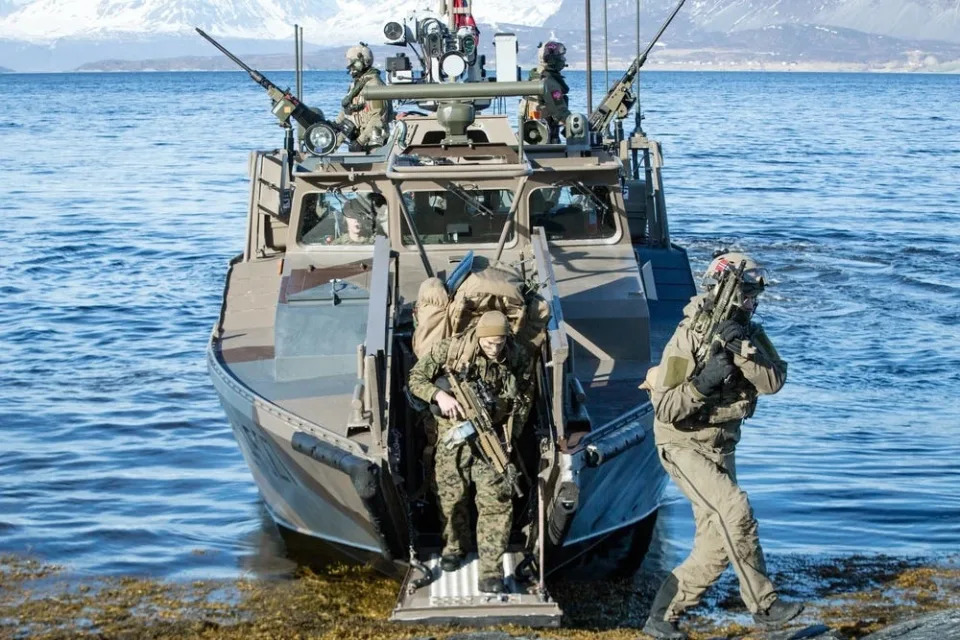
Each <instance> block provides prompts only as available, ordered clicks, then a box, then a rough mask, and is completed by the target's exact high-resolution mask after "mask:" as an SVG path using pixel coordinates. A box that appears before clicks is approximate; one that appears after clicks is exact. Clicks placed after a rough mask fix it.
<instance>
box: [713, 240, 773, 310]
mask: <svg viewBox="0 0 960 640" xmlns="http://www.w3.org/2000/svg"><path fill="white" fill-rule="evenodd" d="M741 262H742V263H743V276H742V279H741V282H740V292H741V294H742V295H743V296H744V297H748V298H755V297H757V296H758V295H760V294H761V293H762V292H763V290H764V289H765V288H766V286H767V284H768V282H769V276H768V274H767V270H766V269H764V268H763V267H761V266H760V265H759V264H757V262H756V261H755V260H754V259H753V258H751V257H750V256H748V255H747V254H745V253H740V252H738V251H721V252H718V253H716V254H714V257H713V260H711V261H710V264H709V265H708V266H707V270H706V271H705V272H704V274H703V281H702V285H703V288H704V289H706V290H707V291H710V290H712V289H713V288H714V287H715V286H716V285H717V284H719V282H720V281H721V280H722V279H723V275H724V274H725V273H726V272H728V271H735V270H737V269H739V268H740V263H741Z"/></svg>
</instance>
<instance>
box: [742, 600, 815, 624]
mask: <svg viewBox="0 0 960 640" xmlns="http://www.w3.org/2000/svg"><path fill="white" fill-rule="evenodd" d="M801 611H803V603H802V602H784V601H783V600H781V599H780V598H777V599H776V600H774V601H773V603H772V604H771V605H770V606H769V607H767V610H766V611H759V612H757V613H755V614H753V619H754V621H755V622H756V623H757V624H759V625H760V626H763V627H776V626H779V625H781V624H784V623H785V622H789V621H790V620H793V619H794V618H796V617H797V616H798V615H800V612H801Z"/></svg>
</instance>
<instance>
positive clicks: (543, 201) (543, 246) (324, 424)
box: [207, 0, 694, 625]
mask: <svg viewBox="0 0 960 640" xmlns="http://www.w3.org/2000/svg"><path fill="white" fill-rule="evenodd" d="M681 4H682V2H681ZM469 8H470V7H469V2H462V1H461V0H458V1H457V2H456V3H454V2H453V1H452V0H451V2H449V3H448V6H447V9H446V15H444V14H438V15H432V14H423V13H421V14H419V15H415V16H411V17H410V18H408V19H407V20H405V21H404V22H403V23H399V22H392V23H389V24H388V25H387V26H386V28H385V34H386V36H387V38H388V40H391V41H393V42H394V43H395V44H402V43H404V42H407V43H408V44H410V43H412V44H417V45H418V49H419V52H420V54H421V55H422V62H423V66H422V68H421V69H420V70H419V71H413V70H412V69H411V68H410V67H411V65H409V60H406V57H405V56H402V55H401V56H395V57H393V58H390V59H388V61H387V69H388V76H389V83H388V84H387V85H386V86H372V87H368V88H366V89H365V90H364V98H365V99H367V100H383V101H391V102H392V103H393V104H394V105H395V107H396V109H397V110H398V111H399V110H400V109H402V108H404V105H408V106H409V107H411V108H413V109H415V110H414V111H412V112H409V113H405V114H400V115H398V116H397V117H396V119H395V120H393V122H392V123H391V125H390V129H389V134H388V138H387V139H386V140H385V141H384V143H383V144H382V146H378V147H376V148H373V149H367V150H363V151H341V150H338V149H337V145H338V143H339V142H340V141H342V140H343V139H344V135H345V134H344V129H343V128H342V127H341V126H340V125H338V124H337V123H336V122H331V121H329V120H327V119H325V118H324V117H323V114H321V113H320V112H318V111H316V110H312V109H308V108H306V107H305V105H303V103H302V102H300V100H299V98H298V97H297V96H296V95H294V94H292V93H291V92H289V91H282V90H279V89H278V88H276V87H275V86H274V85H272V84H271V83H269V81H267V80H266V79H265V78H263V76H262V75H260V74H258V73H257V72H255V71H253V70H251V69H249V68H248V67H245V68H247V69H248V71H250V72H251V76H253V77H254V79H255V80H257V81H258V82H261V81H262V82H261V84H264V86H265V87H267V89H268V92H270V96H271V98H272V100H273V103H274V113H275V114H276V115H277V117H278V118H279V119H280V121H281V123H282V124H284V125H285V126H286V128H287V144H286V145H285V148H284V149H282V150H279V151H256V152H253V153H252V154H251V156H250V162H249V173H250V187H249V207H248V210H247V236H246V244H245V246H244V247H243V252H242V253H241V254H239V255H237V256H236V257H235V258H234V259H233V260H232V261H231V262H230V266H229V271H228V273H227V276H226V285H225V287H224V291H223V303H222V308H221V312H220V316H219V318H218V320H217V321H216V324H215V326H214V328H213V332H212V336H211V340H210V345H209V350H208V353H207V360H208V364H209V369H210V375H211V378H212V380H213V383H214V386H215V388H216V390H217V393H218V394H219V397H220V400H221V402H222V404H223V407H224V410H225V412H226V415H227V417H228V418H229V420H230V423H231V425H232V428H233V431H234V433H235V435H236V438H237V441H238V443H239V445H240V448H241V450H242V452H243V456H244V458H245V459H246V461H247V463H248V464H249V466H250V469H251V471H252V473H253V476H254V479H255V481H256V483H257V486H258V487H259V490H260V493H261V495H262V497H263V501H264V504H265V505H266V507H267V509H268V510H269V512H270V514H271V515H272V516H273V518H274V520H275V521H276V522H277V524H278V525H280V527H281V528H282V529H285V530H289V531H292V532H297V533H299V534H304V535H305V536H307V539H309V540H311V541H313V543H314V544H315V545H316V547H317V548H318V549H320V548H323V549H324V550H325V551H330V550H335V551H336V552H337V553H338V554H340V555H342V556H343V557H346V558H351V559H354V560H356V561H361V562H371V563H373V564H374V565H375V566H377V567H379V568H381V569H382V570H384V571H387V572H391V573H395V574H396V575H398V576H403V586H402V589H401V591H400V595H399V597H398V602H397V606H396V609H395V611H394V614H393V618H394V619H396V620H404V621H421V622H422V621H434V622H449V621H465V620H472V621H479V622H482V623H495V622H518V623H522V624H528V625H530V624H539V625H555V624H558V623H559V619H560V613H561V611H560V608H559V606H558V605H557V603H556V602H554V601H553V600H552V598H551V597H550V594H549V593H548V591H547V588H546V577H547V576H548V575H550V574H551V573H554V572H562V571H564V570H565V569H567V568H569V567H571V566H572V565H576V564H577V563H582V562H583V561H584V560H585V559H589V558H591V557H594V556H595V555H596V554H598V553H609V552H610V549H611V548H613V547H616V548H617V549H618V550H619V551H618V553H620V554H621V556H622V557H621V558H620V561H619V563H618V567H619V569H620V570H621V571H630V570H635V569H636V567H637V565H638V563H639V561H640V559H642V556H643V553H644V552H645V549H646V544H647V542H648V538H649V534H650V528H651V526H650V525H651V523H652V519H653V518H654V517H655V513H656V510H657V507H658V506H659V504H660V501H661V499H662V493H663V489H664V486H665V483H666V479H665V475H664V473H663V471H662V469H661V466H660V464H659V461H658V460H657V457H656V452H655V448H654V443H653V437H652V407H651V405H650V404H649V402H647V401H646V396H645V395H644V393H643V392H641V391H638V389H637V387H638V384H639V383H640V382H641V381H642V380H643V378H644V375H645V373H646V371H647V369H648V368H649V367H650V365H651V361H652V360H653V361H656V359H657V358H658V356H659V353H660V351H661V350H662V347H663V344H664V342H665V340H666V339H667V338H668V337H669V335H670V333H671V331H672V329H673V327H674V326H675V324H676V322H677V321H678V319H679V318H680V317H681V316H680V313H681V308H682V306H683V304H684V303H685V302H686V301H687V300H688V299H689V298H690V296H691V295H692V294H693V293H694V283H693V280H692V277H691V271H690V266H689V262H688V259H687V255H686V253H685V251H684V250H683V249H682V248H680V247H678V246H675V245H674V244H672V243H671V241H670V233H669V227H668V223H667V210H666V201H665V198H664V189H663V184H662V176H661V162H662V157H661V149H660V144H659V143H657V142H656V141H655V140H652V139H650V138H648V137H646V135H644V133H643V132H642V131H641V130H640V128H639V126H638V127H637V130H636V131H635V132H634V133H633V134H632V135H624V133H623V126H622V121H623V119H624V118H625V117H626V116H627V114H628V113H629V111H630V107H631V106H632V105H633V103H634V101H635V97H634V95H633V93H632V89H631V85H632V82H633V79H634V76H635V75H636V73H637V71H638V70H639V68H640V66H642V64H643V62H644V61H645V59H646V56H647V53H648V52H649V51H650V48H648V49H647V51H646V52H644V53H643V54H642V55H641V56H639V57H638V58H637V60H635V61H634V63H633V65H632V66H631V68H630V70H628V72H627V74H625V75H624V77H623V78H622V79H621V80H620V82H618V83H617V85H615V86H614V87H613V88H612V89H611V90H610V93H609V94H608V95H607V96H605V98H604V100H603V102H602V103H601V104H600V106H599V107H598V109H597V110H595V111H594V112H592V113H590V114H572V115H571V116H570V117H569V118H567V119H566V122H565V123H564V130H565V139H564V141H563V142H558V143H546V144H544V143H542V142H543V141H544V140H545V139H546V138H545V136H544V134H543V125H542V123H539V122H537V121H530V120H525V119H524V118H523V117H522V116H521V118H520V121H519V122H518V125H517V127H516V128H514V126H513V125H512V124H511V118H510V117H508V115H506V114H505V113H503V111H504V109H503V104H504V103H505V101H506V99H507V98H509V97H524V96H525V97H527V98H528V99H534V100H535V99H536V97H537V96H538V95H539V94H540V92H541V91H542V90H543V87H542V85H541V83H538V82H519V81H518V77H519V70H518V67H517V60H516V52H517V45H516V38H515V36H513V35H511V34H497V35H496V36H495V38H494V40H495V43H496V58H497V78H496V81H488V80H487V79H485V78H484V77H483V73H482V71H483V70H482V65H483V58H482V56H479V55H478V54H477V53H476V49H475V45H476V42H477V38H476V29H475V27H472V26H471V23H472V20H469V21H466V20H464V15H468V14H469ZM677 8H678V9H679V6H678V7H677ZM673 15H676V11H675V12H674V14H673ZM671 18H672V16H671ZM668 22H669V20H668ZM666 24H667V23H665V24H664V27H663V28H666ZM662 32H663V29H661V32H660V33H662ZM658 37H659V34H658V35H657V38H658ZM657 38H654V40H653V41H654V42H655V41H656V39H657ZM651 47H652V43H651ZM224 51H225V50H224ZM225 52H226V51H225ZM227 53H228V55H229V52H227ZM231 57H233V56H231ZM234 59H235V60H236V58H234ZM237 61H238V63H240V62H239V60H237ZM240 64H242V63H240ZM498 110H499V111H500V112H499V113H498V112H497V111H498ZM291 119H292V120H293V122H291ZM637 123H638V124H639V119H637ZM294 124H296V125H297V126H298V127H299V128H301V131H300V132H299V133H300V135H299V136H297V135H295V133H294V132H293V131H292V128H293V125H294ZM536 141H539V142H538V143H534V142H536ZM357 211H359V212H360V213H361V214H362V215H361V216H360V218H361V219H364V220H365V221H366V222H365V223H364V224H366V225H367V229H366V231H365V232H358V229H357V228H356V227H355V225H354V224H353V222H352V220H356V219H357V218H358V217H357V216H356V215H353V214H354V213H356V212H357ZM364 216H366V217H365V218H364ZM429 278H439V280H440V281H441V282H442V283H443V288H444V289H445V290H446V294H447V295H446V296H441V299H440V300H436V299H434V300H427V299H425V298H423V296H422V295H421V298H420V300H419V301H418V294H420V293H421V285H422V283H424V281H425V280H427V279H429ZM433 282H436V281H435V280H434V281H433ZM489 308H498V309H501V310H504V311H506V312H507V313H508V315H509V316H510V318H511V321H512V323H513V325H514V328H515V329H516V330H517V331H518V334H523V335H524V336H526V339H527V345H528V347H529V348H530V349H531V353H532V354H533V355H532V359H533V360H534V363H533V367H534V373H533V379H534V386H535V405H534V408H533V411H532V412H531V416H530V418H529V421H528V423H527V425H526V428H525V431H524V437H523V440H522V442H521V446H520V449H521V450H520V456H521V460H522V463H523V466H524V467H525V468H526V470H527V473H526V478H525V479H522V480H521V484H522V485H523V496H522V497H520V496H517V497H515V498H514V508H515V511H514V513H515V516H514V527H513V534H512V537H511V545H510V549H509V552H508V553H507V554H506V556H505V558H504V568H505V575H506V576H507V585H508V592H507V593H504V594H486V593H481V592H479V591H478V589H477V576H476V564H477V563H476V555H475V554H474V555H473V556H469V557H468V559H469V560H470V561H468V562H467V563H466V564H465V565H464V566H463V567H461V568H460V569H459V570H458V571H456V572H449V573H444V572H441V571H440V569H439V567H438V554H439V550H440V546H441V541H440V535H439V534H440V531H441V526H440V520H439V514H438V507H437V503H436V500H435V498H434V497H433V491H432V489H431V469H430V464H431V463H430V456H429V451H430V447H431V446H433V443H431V442H430V440H429V438H428V435H427V434H428V432H429V429H428V426H429V420H430V418H429V417H428V416H429V412H428V411H425V410H424V407H423V406H422V404H420V403H418V402H416V401H415V399H412V398H411V397H410V396H409V394H408V393H406V378H407V375H408V372H409V370H410V368H411V367H412V365H413V364H414V362H415V361H416V357H417V352H418V351H419V350H420V349H419V348H420V347H421V346H422V344H423V343H424V342H429V341H431V340H435V339H437V338H438V336H443V335H449V334H451V333H453V332H455V331H457V330H459V329H462V328H465V327H468V326H470V325H471V323H472V322H475V321H476V317H477V316H478V315H479V314H480V313H482V312H483V311H484V310H486V309H489ZM418 342H419V343H420V344H417V343H418ZM440 446H443V445H442V444H441V445H440Z"/></svg>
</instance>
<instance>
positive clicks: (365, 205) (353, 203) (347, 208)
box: [343, 197, 373, 222]
mask: <svg viewBox="0 0 960 640" xmlns="http://www.w3.org/2000/svg"><path fill="white" fill-rule="evenodd" d="M343 217H344V218H352V219H354V220H359V221H360V222H364V221H365V220H372V219H373V205H372V204H370V203H369V202H367V201H366V200H363V199H361V198H359V197H357V198H351V199H350V200H347V201H346V202H345V203H343Z"/></svg>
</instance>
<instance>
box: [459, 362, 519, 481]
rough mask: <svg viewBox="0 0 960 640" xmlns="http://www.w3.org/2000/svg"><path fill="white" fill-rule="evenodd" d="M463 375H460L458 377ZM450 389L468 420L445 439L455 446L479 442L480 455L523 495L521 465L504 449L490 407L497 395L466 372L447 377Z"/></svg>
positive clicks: (477, 448) (495, 401)
mask: <svg viewBox="0 0 960 640" xmlns="http://www.w3.org/2000/svg"><path fill="white" fill-rule="evenodd" d="M458 378H459V379H458ZM447 382H448V383H449V385H450V391H451V392H452V393H453V397H454V398H456V399H457V402H459V403H460V406H461V407H462V408H463V411H464V414H465V416H464V417H465V418H466V421H465V422H463V423H462V424H460V426H458V427H456V428H454V429H451V430H450V432H449V433H448V434H447V436H446V437H445V438H444V441H445V442H446V443H447V446H449V447H452V446H454V445H456V444H457V443H458V442H460V441H463V440H466V441H468V442H474V443H476V445H477V446H476V450H477V452H478V453H479V455H480V458H481V459H482V460H483V461H484V462H486V463H487V464H489V465H490V467H491V468H492V469H493V471H494V473H495V474H497V476H499V477H500V478H502V479H503V481H504V482H507V483H508V484H510V485H511V486H512V487H513V492H514V493H515V494H516V495H517V497H519V498H522V497H523V490H522V489H521V488H520V483H519V480H518V472H517V467H516V466H515V465H514V464H513V463H512V462H511V461H510V455H509V453H508V452H507V451H504V448H503V443H502V442H501V441H500V437H499V436H498V435H497V432H496V429H495V427H494V426H493V420H492V419H491V417H490V411H489V409H488V407H492V406H494V405H496V403H497V398H496V396H495V395H494V394H493V392H492V391H491V390H490V387H488V386H487V385H486V384H485V383H484V382H483V381H482V380H478V379H473V380H471V379H470V378H469V377H468V375H467V373H466V372H463V373H460V374H452V375H450V376H448V377H447Z"/></svg>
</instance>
